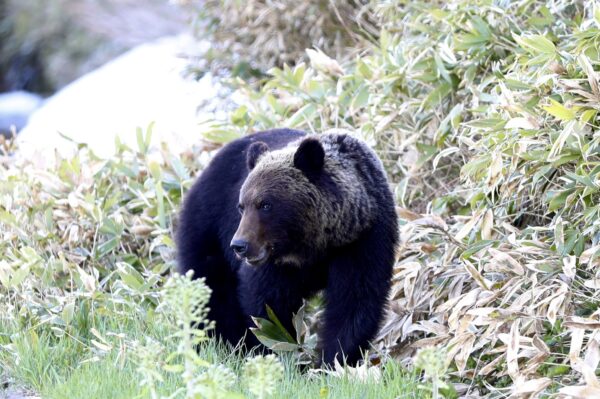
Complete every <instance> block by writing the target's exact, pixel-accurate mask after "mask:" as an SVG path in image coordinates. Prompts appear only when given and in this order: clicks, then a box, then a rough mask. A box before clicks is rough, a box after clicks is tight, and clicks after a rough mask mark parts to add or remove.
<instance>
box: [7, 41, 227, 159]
mask: <svg viewBox="0 0 600 399" xmlns="http://www.w3.org/2000/svg"><path fill="white" fill-rule="evenodd" d="M191 43H193V41H192V39H191V38H190V37H188V36H177V37H169V38H164V39H160V40H158V41H156V42H152V43H148V44H144V45H141V46H139V47H136V48H135V49H133V50H130V51H129V52H127V53H125V54H123V55H122V56H120V57H118V58H116V59H114V60H113V61H111V62H109V63H107V64H105V65H104V66H102V67H100V68H99V69H97V70H95V71H93V72H91V73H89V74H87V75H85V76H83V77H81V78H80V79H78V80H76V81H75V82H73V83H71V84H69V85H68V86H67V87H65V88H64V89H62V90H61V91H60V92H58V93H57V94H55V95H54V96H52V97H51V98H49V99H48V100H47V101H46V103H45V104H44V106H42V107H41V108H40V109H39V110H38V111H36V112H35V113H34V114H33V115H32V116H31V118H30V120H29V123H28V125H27V126H26V127H25V128H24V129H23V130H22V132H21V133H20V134H19V136H18V143H19V153H20V154H19V155H21V156H25V157H28V158H29V159H31V157H35V158H34V159H38V160H44V163H45V162H46V161H52V160H53V159H54V152H55V150H58V152H59V153H60V154H62V155H63V156H68V155H69V154H70V153H72V152H73V151H74V150H75V148H76V145H75V144H73V143H71V142H69V141H68V140H65V139H64V138H62V137H61V135H60V134H59V132H60V133H62V134H64V135H66V136H68V137H70V138H72V139H73V140H74V141H75V142H78V143H87V144H89V145H90V147H91V148H92V149H93V150H94V152H95V153H96V154H98V155H100V156H109V155H111V154H112V153H113V152H114V142H115V136H117V135H118V136H119V138H120V139H121V141H122V142H123V143H126V144H128V145H130V146H132V147H133V148H137V144H136V143H137V141H136V127H142V128H143V129H144V130H145V129H146V127H147V126H148V125H149V124H150V123H151V122H155V126H154V134H153V140H152V141H153V144H154V145H155V146H157V145H159V144H160V143H161V142H163V141H165V142H167V143H168V144H169V147H170V148H172V149H174V150H175V151H180V150H183V149H185V148H187V147H189V146H191V145H192V144H193V143H197V142H198V141H199V140H200V133H199V129H198V120H199V119H200V118H205V117H206V115H202V112H198V111H199V109H198V107H199V105H200V104H202V103H203V102H204V103H206V102H207V101H211V100H212V99H216V98H218V95H219V91H220V90H221V91H222V90H223V88H222V87H220V86H219V85H218V83H216V79H214V78H213V77H212V76H211V75H210V74H207V75H205V76H204V77H203V78H202V79H200V80H199V81H194V80H193V79H191V78H185V77H184V73H185V70H186V68H187V67H188V66H189V62H188V61H187V60H186V59H185V58H184V57H182V56H181V54H182V53H183V51H184V50H185V48H186V47H187V46H189V45H191ZM214 108H215V106H214V104H213V106H212V109H214ZM216 108H219V107H216ZM200 111H201V110H200Z"/></svg>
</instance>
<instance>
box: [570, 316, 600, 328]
mask: <svg viewBox="0 0 600 399" xmlns="http://www.w3.org/2000/svg"><path fill="white" fill-rule="evenodd" d="M563 326H564V327H568V328H581V329H587V330H596V329H600V321H599V320H594V319H590V318H585V317H579V316H567V317H565V321H564V322H563Z"/></svg>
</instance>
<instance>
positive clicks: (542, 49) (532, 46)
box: [513, 35, 556, 56]
mask: <svg viewBox="0 0 600 399" xmlns="http://www.w3.org/2000/svg"><path fill="white" fill-rule="evenodd" d="M513 38H514V39H515V41H516V42H517V44H518V45H519V46H521V48H523V49H524V50H526V51H528V52H529V53H531V54H534V55H538V54H545V55H552V56H553V55H555V54H556V46H555V45H554V43H552V42H551V41H550V40H549V39H547V38H546V37H545V36H542V35H521V36H519V35H513Z"/></svg>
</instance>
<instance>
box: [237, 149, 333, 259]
mask: <svg viewBox="0 0 600 399" xmlns="http://www.w3.org/2000/svg"><path fill="white" fill-rule="evenodd" d="M246 154H247V157H246V163H247V167H248V169H249V174H248V176H247V178H246V180H245V182H244V184H243V185H242V188H241V190H240V196H239V205H238V208H239V211H240V213H241V216H242V217H241V220H240V224H239V226H238V229H237V231H236V233H235V235H234V236H233V239H232V240H231V248H232V249H233V251H234V252H235V253H236V255H237V256H238V258H240V259H244V260H245V261H246V262H247V263H248V264H250V265H253V266H258V265H261V264H264V263H266V262H267V261H270V262H274V263H292V264H297V265H301V264H303V263H304V262H305V261H307V260H308V258H310V257H313V256H315V255H316V254H317V253H318V250H319V247H320V245H321V244H322V243H321V242H320V241H321V240H322V235H323V234H322V229H323V227H324V226H323V223H322V222H321V219H322V215H320V212H319V210H320V208H321V207H320V204H321V203H322V201H323V198H322V196H323V194H322V193H321V192H320V191H319V189H318V188H317V186H318V182H319V181H320V180H321V177H322V175H323V172H324V165H325V151H324V150H323V147H322V145H321V143H320V142H319V141H318V140H317V139H315V138H306V139H304V140H303V141H302V142H301V143H300V145H299V146H297V147H295V146H294V147H286V148H283V149H279V150H274V151H270V149H269V147H268V146H267V144H265V143H263V142H255V143H253V144H251V145H250V146H249V147H248V149H247V152H246Z"/></svg>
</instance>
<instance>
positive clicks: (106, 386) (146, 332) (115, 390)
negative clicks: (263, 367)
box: [0, 318, 427, 399]
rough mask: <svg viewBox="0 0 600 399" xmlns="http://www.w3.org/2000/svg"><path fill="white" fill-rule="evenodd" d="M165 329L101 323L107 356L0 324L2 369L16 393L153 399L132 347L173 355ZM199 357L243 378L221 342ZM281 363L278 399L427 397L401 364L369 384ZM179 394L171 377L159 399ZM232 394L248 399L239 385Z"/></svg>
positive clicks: (75, 342) (51, 398) (81, 340)
mask: <svg viewBox="0 0 600 399" xmlns="http://www.w3.org/2000/svg"><path fill="white" fill-rule="evenodd" d="M163 327H164V326H161V324H160V323H152V324H151V323H149V322H147V321H144V320H142V319H141V318H131V319H128V320H125V321H124V322H121V323H119V322H117V321H116V320H102V319H99V320H96V326H95V328H96V330H95V331H96V332H97V333H96V334H97V335H100V336H101V337H103V338H104V339H105V340H106V342H107V343H108V344H109V346H112V348H111V349H109V350H101V349H100V348H98V347H96V346H94V345H90V342H91V340H92V339H94V340H95V341H96V342H99V339H98V337H97V335H94V334H91V335H90V336H89V337H70V338H71V339H64V338H59V337H56V336H54V335H53V334H52V333H51V332H47V333H43V334H41V335H38V334H37V333H35V332H34V330H25V331H20V330H19V329H18V328H17V327H16V326H14V325H9V324H6V323H0V342H2V344H3V345H4V347H5V348H7V349H8V350H2V351H1V352H0V363H1V366H0V367H2V369H3V370H2V371H3V374H5V375H8V376H9V377H10V379H11V380H13V381H14V382H15V383H16V384H17V385H19V386H23V387H26V388H30V389H33V390H34V391H35V392H38V393H39V394H40V395H41V396H42V397H43V398H44V399H46V398H48V399H59V398H60V399H63V398H71V399H77V398H82V399H90V398H94V399H103V398H106V399H109V398H111V399H112V398H137V397H139V398H145V397H149V395H148V393H147V392H145V391H144V390H143V389H142V387H140V386H139V383H138V382H139V381H140V379H141V378H140V375H139V374H138V372H137V370H136V367H137V365H136V362H135V358H134V357H133V353H132V349H131V346H130V341H131V340H137V339H141V338H142V337H145V336H149V337H152V338H155V339H158V340H162V341H163V342H167V343H168V344H167V346H168V347H167V349H168V350H174V346H175V345H176V342H174V341H173V340H169V339H168V337H167V336H166V332H167V331H168V330H167V329H165V328H163ZM119 335H120V336H119ZM169 346H173V347H169ZM105 349H106V348H105ZM201 357H202V358H203V359H205V360H207V361H209V362H211V363H213V364H223V365H225V366H227V367H228V368H230V369H231V370H233V371H234V372H235V373H236V374H237V375H238V376H239V375H240V374H241V368H242V365H243V363H244V358H243V355H242V354H240V353H239V352H237V351H233V350H232V349H231V348H230V347H228V346H226V345H223V344H219V343H217V342H216V341H215V340H210V341H208V342H206V343H205V344H204V345H203V346H202V349H201ZM281 360H282V363H283V364H284V369H285V373H284V377H283V379H282V380H281V381H280V382H279V384H278V391H277V393H276V394H275V396H274V397H276V398H298V399H300V398H345V399H347V398H421V397H427V395H426V394H424V393H417V380H416V377H415V376H414V375H411V374H410V373H409V372H407V371H406V370H405V369H403V368H402V367H401V366H400V365H399V364H398V363H396V362H392V361H389V362H387V363H386V364H385V366H384V367H383V368H382V378H381V380H380V381H370V382H365V383H363V382H361V381H359V380H358V379H357V378H353V377H348V376H345V377H335V376H331V375H324V374H323V375H313V376H309V374H307V373H306V372H303V371H301V370H300V369H299V368H298V367H297V366H295V365H294V364H293V360H292V359H291V358H286V357H285V356H284V357H282V358H281ZM180 386H181V381H180V379H179V377H178V376H176V375H169V376H168V377H167V378H166V379H165V380H164V381H163V382H162V383H161V384H159V389H160V393H161V394H163V395H165V396H169V395H170V394H172V393H173V392H175V391H176V390H177V388H178V387H180ZM234 391H235V392H239V393H242V394H244V395H245V396H247V397H250V396H249V395H248V392H246V390H245V386H244V385H243V384H242V382H241V381H240V380H239V379H238V382H237V384H236V386H235V387H234Z"/></svg>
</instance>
